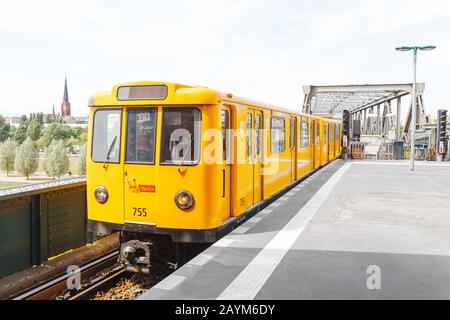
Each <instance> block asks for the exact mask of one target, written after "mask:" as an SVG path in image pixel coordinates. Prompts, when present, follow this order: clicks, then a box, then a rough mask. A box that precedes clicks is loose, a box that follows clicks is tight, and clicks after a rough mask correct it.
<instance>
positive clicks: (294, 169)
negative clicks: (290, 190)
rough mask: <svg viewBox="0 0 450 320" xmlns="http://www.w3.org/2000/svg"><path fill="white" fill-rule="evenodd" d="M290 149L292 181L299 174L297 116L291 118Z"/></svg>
mask: <svg viewBox="0 0 450 320" xmlns="http://www.w3.org/2000/svg"><path fill="white" fill-rule="evenodd" d="M289 123H290V125H289V150H290V153H291V182H294V181H295V180H296V176H297V143H296V141H297V118H295V117H291V118H290V119H289Z"/></svg>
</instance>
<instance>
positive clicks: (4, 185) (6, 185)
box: [0, 181, 25, 190]
mask: <svg viewBox="0 0 450 320" xmlns="http://www.w3.org/2000/svg"><path fill="white" fill-rule="evenodd" d="M24 184H25V183H20V182H3V181H0V190H1V189H9V188H14V187H20V186H23V185H24Z"/></svg>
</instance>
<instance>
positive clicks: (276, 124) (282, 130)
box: [270, 117, 286, 153]
mask: <svg viewBox="0 0 450 320" xmlns="http://www.w3.org/2000/svg"><path fill="white" fill-rule="evenodd" d="M270 145H271V152H272V153H280V152H284V151H285V150H286V124H285V121H284V118H280V117H272V119H271V130H270Z"/></svg>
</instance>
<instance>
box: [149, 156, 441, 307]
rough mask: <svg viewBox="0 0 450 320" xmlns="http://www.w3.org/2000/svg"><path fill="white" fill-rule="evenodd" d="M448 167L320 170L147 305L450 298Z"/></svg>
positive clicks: (362, 165) (152, 294)
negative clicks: (204, 301) (207, 301)
mask: <svg viewBox="0 0 450 320" xmlns="http://www.w3.org/2000/svg"><path fill="white" fill-rule="evenodd" d="M449 284H450V165H449V164H435V163H419V164H418V165H417V166H416V171H415V172H411V171H409V166H408V163H407V162H381V161H380V162H365V161H362V162H343V161H341V160H339V161H336V162H334V163H332V164H331V165H329V166H327V167H325V168H324V169H322V170H320V171H319V172H317V173H316V174H314V175H313V176H312V177H310V178H309V179H308V180H306V181H304V182H302V183H301V184H300V185H299V186H298V187H296V188H295V189H293V190H292V191H291V192H289V193H288V194H286V195H285V196H283V197H282V198H280V199H279V200H277V201H276V202H275V203H273V204H272V205H271V206H269V207H268V208H266V209H265V210H264V211H262V212H260V213H259V214H257V215H256V216H255V217H254V218H253V219H251V220H250V221H248V222H246V223H245V224H244V225H243V226H241V227H240V228H239V229H237V230H235V231H234V232H232V233H230V234H229V235H228V236H226V237H225V238H223V239H222V240H220V241H219V242H218V243H216V244H215V245H213V246H212V247H210V248H209V249H207V250H206V251H205V252H204V253H202V254H201V255H199V256H198V257H196V258H195V259H194V260H192V261H191V262H189V263H188V264H187V265H185V266H184V267H182V268H180V269H179V270H177V271H176V272H175V273H173V274H172V275H171V276H169V277H168V278H166V279H165V280H163V281H162V282H161V283H159V284H158V285H157V286H156V287H154V288H152V289H151V290H149V291H147V292H145V293H144V294H143V295H142V296H141V299H142V300H149V299H169V300H170V299H181V300H183V299H214V300H215V299H219V300H220V299H225V300H228V299H244V300H251V299H256V300H259V299H268V300H291V299H450V285H449Z"/></svg>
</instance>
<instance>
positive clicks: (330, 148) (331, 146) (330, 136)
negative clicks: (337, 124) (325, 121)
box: [328, 124, 334, 161]
mask: <svg viewBox="0 0 450 320" xmlns="http://www.w3.org/2000/svg"><path fill="white" fill-rule="evenodd" d="M328 139H329V142H328V160H329V161H330V160H334V124H330V125H329V126H328Z"/></svg>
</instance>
